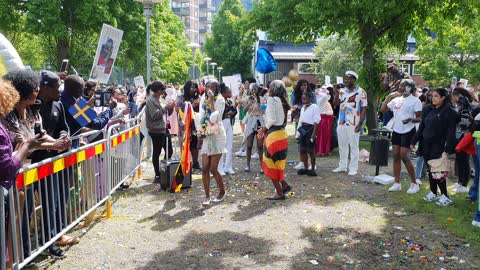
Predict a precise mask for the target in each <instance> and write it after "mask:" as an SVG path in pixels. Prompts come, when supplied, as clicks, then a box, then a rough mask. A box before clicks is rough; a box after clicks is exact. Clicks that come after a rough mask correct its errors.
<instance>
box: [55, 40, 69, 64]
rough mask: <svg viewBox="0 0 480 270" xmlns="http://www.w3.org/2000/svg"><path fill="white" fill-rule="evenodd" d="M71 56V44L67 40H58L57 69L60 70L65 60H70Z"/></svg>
mask: <svg viewBox="0 0 480 270" xmlns="http://www.w3.org/2000/svg"><path fill="white" fill-rule="evenodd" d="M69 55H70V42H68V39H66V38H59V39H57V69H56V70H60V67H61V66H62V61H63V59H68V56H69Z"/></svg>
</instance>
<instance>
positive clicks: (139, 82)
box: [133, 76, 145, 88]
mask: <svg viewBox="0 0 480 270" xmlns="http://www.w3.org/2000/svg"><path fill="white" fill-rule="evenodd" d="M133 82H134V83H135V88H139V87H141V88H145V81H144V80H143V76H138V77H135V78H133Z"/></svg>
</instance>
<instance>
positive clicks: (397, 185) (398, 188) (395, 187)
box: [388, 183, 402, 192]
mask: <svg viewBox="0 0 480 270" xmlns="http://www.w3.org/2000/svg"><path fill="white" fill-rule="evenodd" d="M388 191H390V192H395V191H402V185H400V183H393V185H392V186H391V187H390V188H389V189H388Z"/></svg>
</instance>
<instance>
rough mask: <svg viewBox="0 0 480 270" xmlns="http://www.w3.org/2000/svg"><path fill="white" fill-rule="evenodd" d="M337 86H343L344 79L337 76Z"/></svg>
mask: <svg viewBox="0 0 480 270" xmlns="http://www.w3.org/2000/svg"><path fill="white" fill-rule="evenodd" d="M337 84H343V77H339V76H337Z"/></svg>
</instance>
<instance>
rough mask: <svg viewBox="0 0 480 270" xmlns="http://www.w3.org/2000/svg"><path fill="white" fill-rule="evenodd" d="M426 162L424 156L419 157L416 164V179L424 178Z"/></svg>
mask: <svg viewBox="0 0 480 270" xmlns="http://www.w3.org/2000/svg"><path fill="white" fill-rule="evenodd" d="M424 164H425V159H423V157H417V164H415V179H421V178H422V173H423V165H424Z"/></svg>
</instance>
